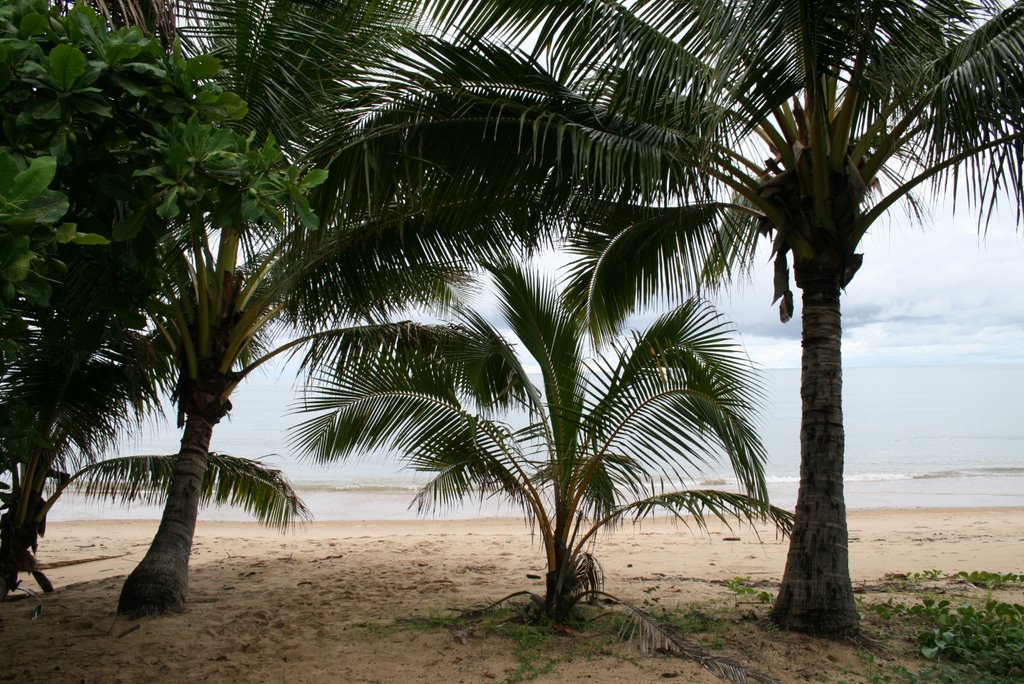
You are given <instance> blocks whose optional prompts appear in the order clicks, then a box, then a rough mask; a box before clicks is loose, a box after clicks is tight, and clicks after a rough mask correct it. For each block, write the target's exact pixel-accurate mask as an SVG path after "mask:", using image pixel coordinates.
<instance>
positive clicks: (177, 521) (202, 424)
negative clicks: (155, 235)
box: [117, 414, 213, 616]
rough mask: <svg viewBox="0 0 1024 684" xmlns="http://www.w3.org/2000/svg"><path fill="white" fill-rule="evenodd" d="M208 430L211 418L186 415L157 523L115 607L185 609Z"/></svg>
mask: <svg viewBox="0 0 1024 684" xmlns="http://www.w3.org/2000/svg"><path fill="white" fill-rule="evenodd" d="M212 435H213V423H212V422H210V421H209V420H207V419H205V418H203V417H201V416H198V415H195V414H190V415H188V418H187V420H186V421H185V431H184V434H183V436H182V438H181V451H180V452H179V454H178V460H177V464H176V465H175V469H174V478H173V481H172V482H171V488H170V490H169V491H168V494H167V503H166V504H165V506H164V513H163V517H162V518H161V520H160V527H159V529H158V530H157V533H156V536H155V537H154V538H153V543H152V544H151V545H150V547H149V551H147V552H146V556H145V557H144V558H143V559H142V562H141V563H139V565H138V567H136V568H135V570H134V571H133V572H132V574H131V575H129V576H128V579H127V580H126V581H125V583H124V587H123V588H122V589H121V598H120V600H119V602H118V606H117V612H118V613H123V614H127V615H132V616H138V615H160V614H163V613H169V612H181V611H183V610H185V598H186V595H187V593H188V561H189V556H190V555H191V553H192V536H193V534H194V533H195V529H196V519H197V517H198V515H199V500H200V494H201V492H202V486H203V478H204V477H205V475H206V460H207V455H208V452H209V448H210V438H211V437H212Z"/></svg>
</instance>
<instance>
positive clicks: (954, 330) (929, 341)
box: [718, 209, 1024, 368]
mask: <svg viewBox="0 0 1024 684" xmlns="http://www.w3.org/2000/svg"><path fill="white" fill-rule="evenodd" d="M892 217H893V218H892V220H891V221H890V222H886V221H882V222H880V223H879V224H878V225H877V227H876V228H875V229H874V231H873V232H872V233H871V234H869V235H868V236H867V237H866V238H865V239H864V241H863V243H862V250H861V251H863V252H864V265H863V266H862V268H861V269H860V271H859V272H858V273H857V276H856V277H855V278H854V280H853V282H852V283H851V284H850V286H849V288H848V289H847V291H846V293H845V294H844V295H843V300H842V307H843V363H844V365H846V366H848V367H858V366H859V367H864V366H920V365H953V364H979V363H981V364H991V363H1024V237H1022V235H1021V233H1020V231H1018V230H1017V229H1016V226H1015V223H1014V217H1013V215H1012V213H1011V212H1010V211H1009V210H1008V209H1004V211H1002V212H1001V213H1000V214H999V215H997V216H996V217H995V218H994V219H993V221H992V223H991V224H990V225H989V227H988V232H987V234H986V235H984V236H980V235H979V232H978V227H977V221H976V219H975V218H974V217H972V216H970V215H969V214H968V212H966V211H963V212H960V211H958V212H957V214H956V217H955V218H954V217H953V216H952V215H951V212H950V211H949V210H948V209H941V210H939V211H937V212H936V213H935V215H934V216H933V217H932V220H931V221H930V222H929V225H928V226H926V227H924V228H921V227H906V225H900V219H901V218H902V217H901V216H900V215H899V212H894V213H893V214H892ZM906 224H909V221H907V222H906ZM763 263H764V266H763V268H760V269H757V272H756V273H755V274H754V280H753V282H752V283H740V284H737V285H736V286H734V287H732V288H730V289H729V290H728V291H727V292H725V293H723V295H722V296H720V297H719V298H718V304H719V307H720V309H721V310H722V311H723V312H724V313H725V314H726V315H728V316H729V317H730V318H731V319H732V320H733V322H734V323H735V325H736V327H737V328H738V329H739V331H740V334H741V335H742V338H743V342H744V345H745V347H746V348H747V352H748V354H749V355H750V357H751V358H752V359H753V360H754V361H755V362H757V363H759V364H761V365H762V366H764V367H767V368H798V367H799V365H800V325H799V321H798V320H797V318H798V317H799V297H800V293H799V291H795V294H796V298H797V314H796V317H794V320H792V321H790V322H789V323H787V324H785V325H783V324H782V323H780V322H779V319H778V312H777V310H776V308H775V307H772V306H770V305H769V302H770V301H771V298H772V287H771V267H770V264H769V263H768V253H767V252H765V255H764V259H763Z"/></svg>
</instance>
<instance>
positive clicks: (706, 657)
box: [602, 594, 779, 684]
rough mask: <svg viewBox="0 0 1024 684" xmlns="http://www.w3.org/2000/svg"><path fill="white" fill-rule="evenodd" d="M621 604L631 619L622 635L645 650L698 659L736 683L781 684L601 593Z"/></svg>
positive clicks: (712, 671) (769, 676) (761, 672)
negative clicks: (685, 637) (709, 650)
mask: <svg viewBox="0 0 1024 684" xmlns="http://www.w3.org/2000/svg"><path fill="white" fill-rule="evenodd" d="M602 595H603V596H605V597H606V598H608V599H609V600H611V601H612V602H613V603H615V605H617V606H619V607H621V608H622V609H623V610H624V611H625V612H626V614H627V615H629V616H630V618H631V620H630V621H629V623H627V625H626V627H624V633H623V634H622V636H623V638H627V639H629V640H631V641H635V642H636V643H637V644H638V646H639V647H640V651H641V652H642V653H645V654H646V653H656V652H664V653H673V654H675V655H679V656H682V657H684V658H689V659H690V660H694V661H696V662H697V663H698V664H700V666H701V667H703V668H704V669H705V670H707V671H708V672H710V673H711V674H713V675H715V676H716V677H721V678H722V679H725V680H726V681H729V682H733V684H749V683H750V682H761V684H778V682H779V680H778V679H776V678H775V677H773V676H772V675H770V674H769V673H767V672H764V671H762V670H757V669H755V668H752V667H749V666H747V665H744V664H743V663H740V662H737V661H735V660H733V659H732V658H727V657H726V656H721V655H716V654H714V653H710V652H708V651H706V650H704V649H703V648H701V647H700V646H698V645H697V644H695V643H693V642H692V641H687V640H686V639H683V638H682V637H681V636H679V634H678V633H677V632H676V631H675V629H673V628H672V627H671V626H670V625H666V624H663V623H662V622H660V621H659V620H657V619H656V618H655V617H654V616H653V615H651V614H650V613H648V612H646V611H643V610H640V609H639V608H637V607H636V606H632V605H630V604H628V603H623V602H622V601H620V600H619V599H617V598H615V597H614V596H610V595H608V594H602Z"/></svg>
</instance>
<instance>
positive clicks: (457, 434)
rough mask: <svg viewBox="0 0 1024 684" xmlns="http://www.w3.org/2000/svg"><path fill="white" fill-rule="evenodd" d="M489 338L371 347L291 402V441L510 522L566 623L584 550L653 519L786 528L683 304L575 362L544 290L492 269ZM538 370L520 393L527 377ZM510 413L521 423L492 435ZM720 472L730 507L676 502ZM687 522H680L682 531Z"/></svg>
mask: <svg viewBox="0 0 1024 684" xmlns="http://www.w3.org/2000/svg"><path fill="white" fill-rule="evenodd" d="M493 278H494V282H495V284H496V286H497V291H498V297H499V305H498V306H499V312H500V316H501V318H502V323H503V324H504V325H507V326H508V328H509V329H510V330H511V332H512V334H513V335H515V337H517V338H518V339H519V340H520V341H521V343H522V349H523V351H524V352H525V357H526V359H525V360H523V359H521V358H520V356H519V355H518V354H517V349H516V347H515V345H513V344H512V343H511V342H509V341H508V340H507V339H506V338H505V337H503V336H502V335H501V334H500V333H499V332H498V331H497V330H496V329H495V328H494V327H493V326H492V325H491V324H490V323H488V322H487V321H486V320H485V319H484V318H483V317H482V316H481V315H480V314H479V313H476V312H474V311H472V310H469V309H465V308H463V309H461V311H460V313H459V317H458V322H457V323H455V324H453V325H451V326H441V327H436V328H435V329H434V331H435V333H436V338H435V339H440V342H437V343H436V344H433V345H420V346H419V348H418V350H414V351H412V352H410V351H409V350H408V349H405V350H403V349H401V348H400V345H399V346H390V347H382V348H381V349H380V350H378V352H376V353H373V354H370V353H366V348H365V347H363V348H362V350H363V353H361V354H360V355H359V358H357V359H352V358H350V359H347V360H346V362H345V363H344V364H341V365H339V366H338V367H337V368H336V369H335V370H334V371H329V372H323V373H321V374H320V375H319V377H318V378H317V379H316V381H315V382H314V384H313V386H312V387H311V388H310V389H308V390H307V392H308V393H307V397H306V401H305V403H304V405H303V407H302V410H303V411H307V412H313V413H315V414H317V415H315V416H314V417H312V418H310V419H308V420H306V421H305V422H303V423H302V424H301V425H300V426H299V427H298V428H297V429H296V432H295V433H294V442H295V444H296V445H297V446H298V447H299V448H301V449H302V450H303V451H304V452H305V453H307V454H309V455H310V456H311V457H312V458H314V459H315V460H317V461H320V462H332V461H336V460H341V459H345V458H346V457H348V456H350V455H352V454H355V453H357V452H360V451H363V450H368V449H374V448H384V449H391V450H394V451H396V452H398V453H401V454H402V456H403V458H404V460H405V462H406V463H407V464H408V465H409V466H410V467H412V468H414V469H416V470H421V471H425V472H429V473H432V474H433V478H432V479H431V480H429V481H428V483H427V484H426V485H425V486H424V487H423V488H422V490H421V491H420V492H419V494H418V495H417V498H416V501H417V503H418V504H419V507H420V509H421V510H427V509H431V508H433V507H435V506H443V505H448V504H453V503H455V502H458V501H461V500H463V499H466V498H468V497H473V496H476V495H478V494H479V495H480V496H485V497H486V496H497V497H500V498H505V499H508V500H509V501H512V502H513V503H514V504H516V505H517V506H521V507H522V508H523V510H524V511H525V513H526V515H527V517H528V518H529V519H530V521H531V523H532V524H533V525H535V526H536V528H537V530H538V531H539V533H540V536H541V539H542V541H543V546H544V553H545V556H546V559H547V569H548V572H547V577H546V589H545V596H544V598H543V599H542V600H539V601H538V602H539V603H540V604H541V605H542V607H543V611H544V612H545V613H546V614H547V615H549V616H551V617H553V618H555V619H565V618H567V617H568V616H569V615H570V613H571V611H572V609H573V606H574V605H575V604H576V603H577V602H578V601H579V599H580V598H581V597H583V596H586V595H588V594H590V593H592V592H593V591H594V590H596V589H597V584H598V581H599V569H598V566H597V565H596V563H595V562H594V561H593V558H592V556H591V555H590V554H589V552H588V550H589V549H591V548H592V546H593V544H594V542H595V539H596V534H597V533H598V532H599V531H600V530H601V529H602V528H604V527H606V526H614V525H615V524H617V523H619V522H621V521H623V520H626V519H630V518H632V519H636V520H638V519H640V518H643V517H644V516H647V515H649V514H651V513H652V512H653V511H655V510H657V509H664V510H667V511H669V512H671V513H673V514H675V515H677V516H680V517H682V516H693V522H694V523H695V524H696V525H697V526H698V527H701V528H703V527H704V526H705V525H706V523H707V521H708V519H709V518H720V519H723V520H726V519H727V518H728V517H730V516H738V517H739V518H741V519H743V520H751V519H758V520H769V521H771V522H773V523H775V524H776V525H778V526H780V527H781V528H783V529H785V528H786V527H787V526H788V524H789V521H790V517H789V515H788V514H787V513H785V512H784V511H781V510H780V509H777V508H774V507H772V506H770V505H769V504H768V501H767V493H766V490H765V481H764V473H763V467H764V460H765V451H764V448H763V446H762V445H761V442H760V440H759V439H758V437H757V434H756V432H755V431H754V427H753V424H752V420H753V401H754V398H755V396H756V383H754V382H753V377H752V375H751V371H750V369H749V366H748V364H747V361H746V359H745V358H744V356H743V355H742V353H741V352H740V351H739V350H738V348H737V347H736V346H735V345H734V344H733V343H732V342H731V340H730V339H729V336H728V329H727V326H726V325H725V324H724V323H723V322H722V321H721V319H720V318H719V317H718V316H717V315H716V314H715V313H714V312H713V311H712V310H711V309H710V308H709V307H708V306H706V305H704V304H701V303H698V302H695V301H691V302H688V303H687V304H686V305H684V306H682V307H681V308H679V309H676V310H674V311H671V312H669V313H667V314H665V315H663V316H661V317H660V318H658V319H657V320H656V321H655V322H654V323H653V324H652V325H651V326H650V327H649V328H648V329H647V330H645V331H643V332H638V333H634V334H632V335H630V336H629V337H628V338H626V339H623V340H622V341H619V342H615V343H613V344H612V345H611V347H610V349H609V353H606V354H600V355H596V356H588V354H587V348H588V342H587V339H588V338H587V333H586V327H585V326H584V325H583V324H582V323H581V321H580V320H579V319H578V318H576V317H574V316H573V315H572V314H571V312H570V311H569V310H567V308H566V307H565V305H564V304H563V303H562V301H561V300H560V299H559V296H558V293H557V290H556V288H555V287H554V286H553V284H552V283H550V282H548V280H547V279H546V278H544V277H541V276H538V275H536V274H531V273H528V272H524V271H522V270H520V269H519V268H517V267H512V266H503V267H498V268H494V269H493ZM533 364H536V366H537V367H538V368H539V376H540V377H539V382H535V381H534V379H533V378H532V377H531V373H529V372H528V371H527V368H530V367H532V365H533ZM512 409H519V410H521V411H525V414H526V416H527V418H526V420H525V424H523V425H521V426H514V425H512V424H510V423H508V422H505V421H503V420H502V417H503V416H507V415H508V412H509V411H510V410H512ZM723 456H724V457H725V458H726V459H727V460H728V462H729V464H730V466H731V469H732V471H733V472H734V473H735V477H736V481H737V483H738V486H739V489H740V490H741V491H742V492H743V493H742V494H737V493H730V492H725V491H718V490H708V489H684V488H682V487H683V486H684V485H685V483H688V482H693V481H700V480H701V479H702V478H703V477H704V476H705V474H706V469H707V468H709V467H711V466H712V465H713V464H717V463H718V461H719V459H720V458H721V457H723ZM687 520H689V518H687Z"/></svg>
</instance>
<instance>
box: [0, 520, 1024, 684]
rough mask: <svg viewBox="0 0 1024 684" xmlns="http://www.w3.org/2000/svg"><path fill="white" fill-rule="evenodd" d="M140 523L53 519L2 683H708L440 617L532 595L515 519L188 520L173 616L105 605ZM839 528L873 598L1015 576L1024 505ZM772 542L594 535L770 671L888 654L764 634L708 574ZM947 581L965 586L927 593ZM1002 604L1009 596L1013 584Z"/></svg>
mask: <svg viewBox="0 0 1024 684" xmlns="http://www.w3.org/2000/svg"><path fill="white" fill-rule="evenodd" d="M155 527H156V522H155V521H137V520H135V521H89V522H59V523H53V524H51V526H50V528H49V529H48V530H47V535H46V537H45V538H44V539H43V541H42V544H41V546H40V548H39V553H38V558H39V561H40V562H41V563H42V564H43V565H44V567H46V568H47V569H46V572H47V575H48V576H49V578H50V579H51V581H52V582H53V583H54V585H55V586H56V587H57V591H56V592H54V593H53V594H49V595H45V596H39V597H26V598H21V599H18V600H13V601H8V602H4V603H3V604H0V680H5V681H21V682H24V681H39V682H44V681H45V682H64V681H67V682H153V681H161V682H163V681H169V682H177V681H181V682H185V681H202V680H210V681H218V682H230V681H254V682H255V681H260V682H275V681H279V682H325V681H338V682H438V681H445V682H476V681H499V682H501V681H524V680H531V681H539V682H565V681H593V682H626V681H656V680H657V681H660V680H662V679H665V678H678V680H679V681H694V682H703V681H709V682H711V681H721V680H718V679H716V678H714V677H713V676H711V675H710V674H708V673H707V672H705V671H703V670H702V669H701V667H700V666H699V665H698V664H696V663H694V662H692V661H687V660H684V659H680V658H676V657H669V656H665V655H655V656H644V655H641V654H640V653H638V652H637V649H636V648H635V647H634V646H633V645H632V644H631V643H630V642H629V641H628V640H627V641H622V642H620V641H618V640H617V639H613V638H602V634H604V637H607V636H608V635H607V632H608V627H607V626H606V627H604V628H603V630H604V631H603V632H602V631H601V630H597V629H594V630H590V629H586V628H584V629H581V630H579V631H576V632H573V633H572V634H565V633H560V636H559V637H555V638H552V639H550V640H548V642H546V643H544V644H541V645H539V646H538V647H537V648H536V649H533V650H530V649H526V650H525V651H524V646H523V644H522V642H521V640H520V641H517V640H516V638H515V634H514V632H513V630H514V629H515V628H516V627H517V626H515V625H503V624H500V623H496V622H495V621H491V622H486V621H474V622H466V623H462V622H459V621H454V622H453V621H451V620H450V619H449V618H452V617H454V616H456V615H457V614H458V611H463V610H468V609H473V608H480V607H482V606H485V605H487V604H488V603H489V602H491V601H494V600H496V599H499V598H501V597H503V596H505V595H507V594H509V593H511V592H513V591H517V590H523V589H531V590H534V591H542V589H543V587H542V582H541V580H539V579H535V578H536V577H537V576H540V575H543V561H542V557H541V555H540V550H539V547H538V545H537V544H536V543H535V541H534V540H532V539H531V535H530V529H529V527H528V526H527V525H526V524H525V523H524V522H523V521H521V520H515V519H481V520H455V521H447V520H420V521H383V522H373V521H365V522H356V521H346V522H321V523H311V524H307V525H305V526H303V527H300V528H296V529H294V530H291V531H288V532H286V533H284V534H281V533H279V532H277V531H274V530H268V529H265V528H261V527H259V526H258V525H256V524H252V523H232V522H201V523H200V525H199V528H198V531H197V534H196V540H195V546H194V550H193V557H192V565H191V589H190V594H189V607H188V610H187V611H186V612H185V613H184V614H180V615H172V616H168V617H163V618H145V619H140V620H128V619H126V618H123V617H117V616H116V614H115V607H116V603H117V595H118V591H119V590H120V586H121V581H122V579H123V576H124V575H125V574H126V573H127V572H129V571H130V570H131V569H132V568H133V567H134V565H135V563H137V562H138V560H139V559H140V558H141V557H142V555H143V553H144V552H145V549H146V548H147V546H148V544H149V541H150V539H151V538H152V535H153V533H154V531H155ZM850 535H851V545H850V556H851V570H852V573H853V578H854V583H855V586H856V587H857V589H858V592H859V595H860V596H861V597H863V599H864V600H865V601H869V602H876V601H877V602H882V601H884V600H885V599H886V598H887V597H888V596H889V595H891V593H892V592H893V591H895V590H894V589H893V588H892V578H891V577H889V578H888V579H887V576H890V575H893V574H905V573H911V572H920V571H924V570H931V569H938V570H941V571H944V572H946V573H955V572H957V571H961V570H968V571H970V570H987V571H992V572H1003V573H1005V572H1014V573H1021V572H1022V571H1024V567H1022V563H1024V509H1019V508H996V509H921V510H895V511H894V510H889V511H879V510H872V511H855V512H853V513H851V515H850ZM786 549H787V544H786V541H785V540H782V539H777V538H776V537H775V535H774V533H773V532H762V533H760V535H759V534H757V533H756V532H755V531H753V530H751V529H749V528H741V529H734V530H731V531H730V530H728V529H726V528H723V527H715V528H712V529H711V531H710V534H707V535H695V534H694V532H693V531H690V530H687V529H686V528H685V527H682V526H679V525H675V524H672V523H670V522H667V521H662V520H659V521H653V522H647V523H645V524H643V525H642V526H640V527H632V526H628V527H625V528H621V529H619V530H617V531H615V532H613V533H610V534H605V535H604V536H602V537H601V538H600V539H599V540H598V543H597V546H596V549H595V555H596V557H597V558H598V560H599V561H600V562H601V564H602V566H603V568H604V572H605V576H606V589H607V591H608V592H609V593H611V594H614V595H615V596H617V597H619V598H621V599H624V600H626V601H630V602H633V603H634V604H636V605H638V606H643V605H646V606H648V607H654V608H657V609H661V608H677V607H678V608H680V609H681V610H683V611H689V612H690V613H692V614H696V615H702V616H712V617H714V618H715V622H716V624H718V625H719V626H718V627H715V628H714V629H713V630H712V631H713V634H712V641H713V642H714V643H711V644H710V646H711V647H713V648H714V649H715V652H717V653H720V654H723V655H725V656H727V657H731V658H734V659H736V660H739V661H741V662H743V663H746V664H748V665H750V666H753V667H756V668H758V669H760V670H764V671H767V672H769V673H771V674H772V675H774V676H775V677H776V678H778V679H779V680H780V681H791V682H801V681H821V677H829V676H838V675H835V674H833V675H829V673H830V672H831V673H843V674H842V679H843V680H844V681H851V682H855V681H869V679H868V677H869V675H870V674H871V672H872V671H873V670H872V668H878V667H880V666H881V664H884V663H885V662H886V661H887V659H896V660H897V661H899V656H898V655H895V653H896V652H897V651H898V650H899V649H897V648H895V647H894V648H892V649H888V650H885V649H883V650H882V651H880V652H878V653H873V654H871V655H870V657H866V656H864V654H863V652H862V651H861V650H860V647H858V646H857V645H855V644H843V643H825V642H820V641H817V640H813V639H808V638H806V637H801V636H799V635H794V634H780V633H778V632H773V631H771V630H769V629H767V627H766V625H765V624H764V620H763V618H764V616H765V615H767V608H765V607H764V606H763V605H761V604H759V603H758V602H757V601H754V600H753V599H752V597H750V596H743V595H739V594H737V593H736V592H735V591H733V590H731V589H729V588H728V587H726V586H724V585H723V581H725V580H730V579H733V578H736V577H746V578H750V583H757V584H758V585H759V587H763V588H764V589H766V590H767V591H770V592H774V591H775V590H776V589H777V585H778V581H779V580H780V578H781V576H782V571H783V567H784V563H785V553H786ZM26 586H30V587H34V584H33V583H32V582H31V581H30V580H29V581H26ZM961 590H963V591H968V592H970V591H974V592H977V591H979V590H978V589H976V588H973V587H969V588H963V587H957V586H951V587H949V588H948V589H947V588H941V591H950V592H952V593H956V592H957V591H961ZM1004 600H1010V601H1015V602H1018V603H1019V602H1022V600H1024V598H1022V596H1021V592H1020V591H1019V590H1018V591H1015V592H1009V593H1008V595H1007V597H1005V598H1004ZM595 610H596V609H595ZM596 624H597V621H596V620H595V625H596ZM868 628H869V631H870V625H869V626H868ZM503 630H504V631H503ZM696 638H698V640H699V639H705V640H706V639H707V637H706V635H705V636H698V637H696ZM890 651H891V652H890ZM524 653H525V655H524ZM524 658H526V659H530V658H532V659H533V660H534V661H537V662H538V663H540V664H539V665H537V667H538V668H539V669H537V671H536V672H535V671H533V670H530V666H532V665H531V663H527V664H526V665H525V666H524ZM869 661H870V662H869ZM899 662H903V661H899ZM533 664H534V665H536V664H537V663H533ZM905 664H906V666H907V667H908V668H911V667H913V666H914V663H913V662H909V661H908V662H906V663H905ZM541 665H542V666H543V667H541ZM919 665H920V663H917V666H919ZM524 668H525V670H524ZM544 668H547V671H544ZM527 675H529V676H527ZM828 681H834V679H829V680H828Z"/></svg>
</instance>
